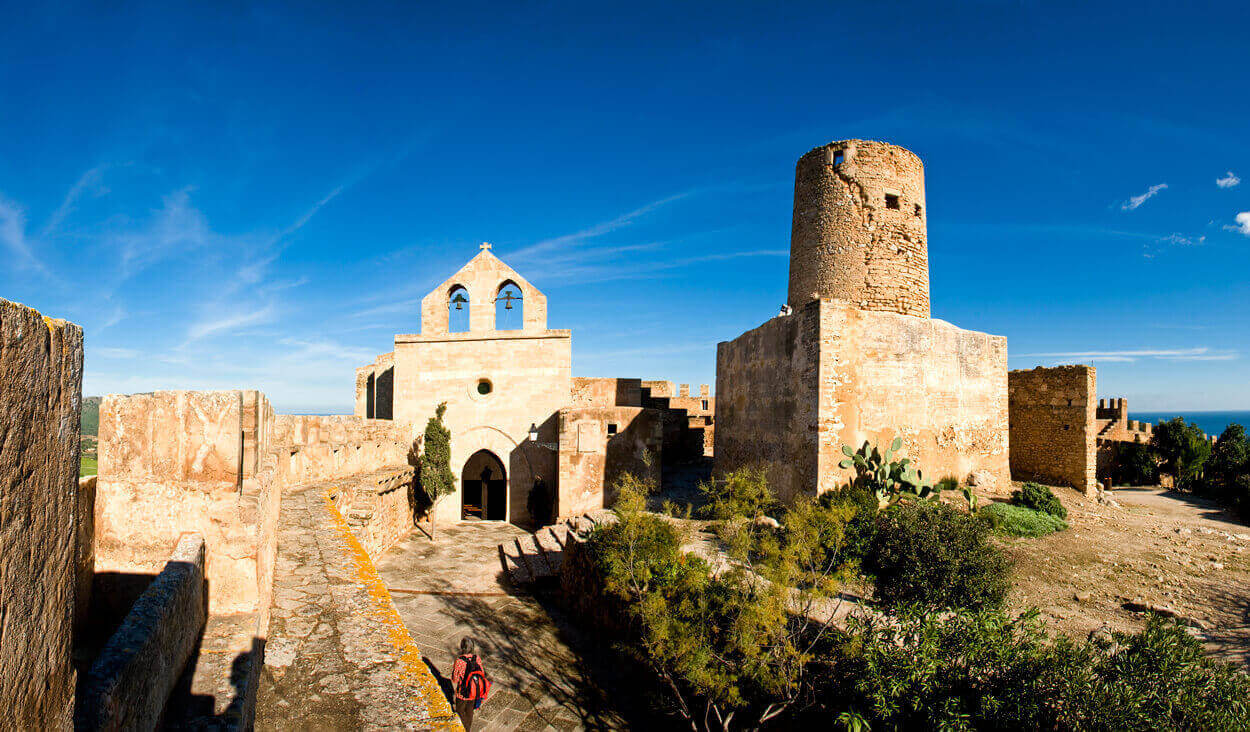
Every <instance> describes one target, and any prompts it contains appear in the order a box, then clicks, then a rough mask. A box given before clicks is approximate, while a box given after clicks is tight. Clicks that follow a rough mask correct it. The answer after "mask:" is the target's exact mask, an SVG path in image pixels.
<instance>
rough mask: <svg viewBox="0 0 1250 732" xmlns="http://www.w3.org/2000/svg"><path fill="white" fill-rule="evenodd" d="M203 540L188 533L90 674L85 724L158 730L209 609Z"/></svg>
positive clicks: (79, 722)
mask: <svg viewBox="0 0 1250 732" xmlns="http://www.w3.org/2000/svg"><path fill="white" fill-rule="evenodd" d="M204 559H205V547H204V539H203V537H200V536H198V535H195V534H188V535H186V536H183V537H182V538H181V539H180V540H179V541H178V545H177V547H176V548H175V549H174V552H173V554H172V555H171V556H170V557H169V561H168V563H167V564H166V565H165V567H164V569H162V570H161V572H160V574H159V575H157V577H156V579H154V580H153V581H152V584H151V585H149V586H148V588H147V589H146V590H145V591H144V592H143V594H142V595H140V596H139V599H138V600H137V601H136V602H135V604H134V606H133V607H132V608H131V609H130V613H129V614H128V615H127V616H126V618H125V620H123V621H122V624H121V627H119V628H118V629H117V631H116V632H115V633H114V634H113V636H112V637H111V638H109V641H108V643H107V644H106V645H105V646H104V650H103V651H101V652H100V655H99V656H98V657H97V658H96V660H95V662H94V663H93V664H92V666H91V670H90V671H89V672H88V674H87V678H86V680H85V682H84V684H83V691H82V693H81V696H80V703H79V707H78V710H77V712H76V725H75V726H76V727H77V729H81V730H121V729H155V728H156V726H157V722H158V721H159V720H160V717H161V711H162V710H163V709H164V707H165V702H166V700H167V699H169V695H170V693H171V692H172V691H173V689H174V685H175V684H176V683H177V681H178V678H179V676H180V675H181V674H182V671H183V668H185V666H186V664H187V661H188V660H189V659H190V658H191V654H192V653H193V652H194V651H195V649H196V646H197V644H198V643H199V640H200V636H201V635H202V633H203V630H204V623H205V621H206V619H207V615H208V597H207V590H206V588H205V577H204Z"/></svg>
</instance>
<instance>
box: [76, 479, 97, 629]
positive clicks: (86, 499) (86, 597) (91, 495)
mask: <svg viewBox="0 0 1250 732" xmlns="http://www.w3.org/2000/svg"><path fill="white" fill-rule="evenodd" d="M95 486H96V477H95V476H94V475H92V476H89V477H87V478H79V479H78V528H77V530H76V531H75V533H74V577H75V579H74V584H75V585H76V588H77V589H76V590H75V595H74V627H75V628H76V629H82V628H83V627H84V624H85V623H86V622H87V615H88V613H89V612H90V610H91V586H92V584H93V582H94V580H95Z"/></svg>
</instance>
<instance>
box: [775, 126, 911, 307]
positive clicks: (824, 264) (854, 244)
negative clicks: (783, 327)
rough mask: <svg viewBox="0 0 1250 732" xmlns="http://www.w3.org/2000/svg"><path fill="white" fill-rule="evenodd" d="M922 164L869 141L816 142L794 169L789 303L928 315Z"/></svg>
mask: <svg viewBox="0 0 1250 732" xmlns="http://www.w3.org/2000/svg"><path fill="white" fill-rule="evenodd" d="M926 215H928V212H927V211H926V210H925V200H924V164H923V163H921V162H920V158H919V157H917V156H916V154H915V153H913V152H912V151H910V150H906V149H904V148H901V147H898V146H897V145H889V144H886V143H884V142H874V141H871V140H842V141H839V142H831V143H829V144H828V145H822V146H820V147H818V148H816V149H814V150H812V151H811V152H809V153H807V154H806V155H804V156H803V157H801V158H799V162H798V165H797V166H796V167H795V172H794V225H793V228H792V230H791V233H790V293H789V300H788V301H789V303H790V305H791V306H792V307H795V308H798V307H800V306H802V305H805V304H807V303H808V302H811V301H812V300H814V299H816V298H841V299H843V300H849V301H850V302H851V303H853V304H854V305H855V306H856V307H858V308H860V309H863V310H888V311H890V312H895V313H902V314H904V315H915V316H918V317H922V318H927V317H929V244H928V236H927V235H926V233H925V216H926Z"/></svg>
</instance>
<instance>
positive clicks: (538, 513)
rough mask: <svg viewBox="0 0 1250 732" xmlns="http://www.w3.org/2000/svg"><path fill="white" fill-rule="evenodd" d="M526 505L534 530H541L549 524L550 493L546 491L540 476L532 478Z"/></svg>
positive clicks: (545, 484)
mask: <svg viewBox="0 0 1250 732" xmlns="http://www.w3.org/2000/svg"><path fill="white" fill-rule="evenodd" d="M526 504H527V505H526V508H528V509H529V512H530V518H531V519H532V520H533V521H534V526H535V527H536V528H539V529H541V528H542V527H544V526H546V525H547V524H549V523H551V492H550V491H548V490H547V483H546V482H545V481H543V477H542V476H541V475H538V476H535V477H534V486H533V488H531V489H530V496H529V500H528V501H527V502H526Z"/></svg>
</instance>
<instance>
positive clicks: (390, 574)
mask: <svg viewBox="0 0 1250 732" xmlns="http://www.w3.org/2000/svg"><path fill="white" fill-rule="evenodd" d="M527 533H528V532H525V531H524V530H522V529H520V528H518V527H516V526H512V525H509V524H500V523H493V522H481V523H469V524H459V525H452V526H448V527H440V528H439V530H438V540H437V541H436V542H431V541H430V539H429V537H428V536H426V535H424V534H422V533H420V532H417V533H414V534H413V535H411V536H410V537H409V538H408V539H407V540H405V541H403V542H401V543H399V544H398V545H396V546H395V547H393V548H392V549H391V550H390V551H388V552H387V553H386V554H385V555H384V556H383V557H382V558H381V559H380V560H379V561H378V572H379V574H380V575H381V576H382V579H383V580H385V581H386V584H387V586H388V587H389V588H390V592H391V596H392V597H393V598H394V601H395V606H396V607H397V608H398V610H399V614H400V616H402V617H403V619H404V623H405V624H406V625H407V626H408V630H409V631H410V632H411V634H412V637H413V639H414V640H415V641H416V643H417V645H419V646H420V647H421V648H422V650H423V651H424V653H425V660H426V662H427V663H428V664H429V666H430V669H431V671H433V672H434V674H435V675H436V676H437V677H438V679H439V681H440V683H441V684H442V685H443V690H444V693H445V694H447V695H448V696H449V697H450V694H451V683H450V681H449V679H450V677H451V665H452V662H453V661H454V659H455V656H456V653H457V649H458V647H459V643H460V639H461V638H462V637H464V636H466V635H467V636H470V637H472V638H473V639H474V640H475V641H476V642H477V644H478V647H479V652H480V654H481V656H482V663H483V665H484V666H485V668H486V672H487V674H488V675H489V676H490V678H491V681H492V684H493V688H492V690H491V698H490V700H489V701H488V702H487V703H486V704H484V705H483V706H482V708H481V709H480V710H478V713H477V715H476V716H475V718H474V725H473V729H474V731H475V732H491V731H493V730H514V729H515V730H553V729H554V730H578V729H628V728H629V727H630V725H629V724H628V722H627V721H626V720H625V718H624V717H623V716H622V714H621V712H622V710H621V709H620V708H619V707H618V706H617V701H616V700H615V699H613V698H612V695H610V694H607V693H605V692H604V691H603V690H602V689H601V688H600V687H599V686H598V685H597V684H596V682H595V679H598V680H605V681H608V682H615V681H617V680H616V679H614V677H613V674H614V672H615V671H616V669H613V668H611V666H612V662H611V657H610V656H609V655H606V654H605V655H604V656H603V657H602V658H600V657H599V656H598V655H597V654H596V650H595V643H594V640H593V639H591V638H587V637H585V636H584V635H583V634H582V633H581V631H580V630H579V629H578V628H577V627H576V625H575V624H573V623H571V622H569V621H568V619H566V618H564V617H563V616H562V615H561V613H560V611H559V610H558V608H555V607H554V606H553V605H552V603H548V602H540V600H539V599H538V598H536V597H533V596H531V595H529V594H526V593H524V592H515V593H514V592H513V590H512V589H511V588H510V587H509V586H508V585H507V583H506V581H505V580H504V579H503V569H502V566H501V564H500V561H499V549H498V547H499V544H501V543H503V542H505V541H508V540H509V539H515V538H516V537H517V536H521V535H525V534H527ZM592 675H593V679H592ZM613 685H614V686H615V685H616V684H615V683H613Z"/></svg>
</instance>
